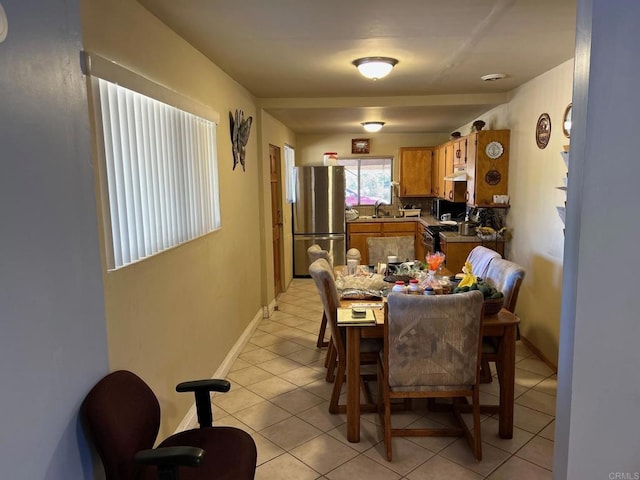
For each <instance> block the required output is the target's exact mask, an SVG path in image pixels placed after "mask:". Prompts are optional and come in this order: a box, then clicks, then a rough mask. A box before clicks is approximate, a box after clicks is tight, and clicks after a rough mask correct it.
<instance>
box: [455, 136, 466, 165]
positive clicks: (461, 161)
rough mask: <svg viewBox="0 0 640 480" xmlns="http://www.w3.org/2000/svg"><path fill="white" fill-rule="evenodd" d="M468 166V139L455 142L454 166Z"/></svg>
mask: <svg viewBox="0 0 640 480" xmlns="http://www.w3.org/2000/svg"><path fill="white" fill-rule="evenodd" d="M466 164H467V137H462V138H460V139H458V140H455V141H454V142H453V166H454V167H464V166H465V165H466Z"/></svg>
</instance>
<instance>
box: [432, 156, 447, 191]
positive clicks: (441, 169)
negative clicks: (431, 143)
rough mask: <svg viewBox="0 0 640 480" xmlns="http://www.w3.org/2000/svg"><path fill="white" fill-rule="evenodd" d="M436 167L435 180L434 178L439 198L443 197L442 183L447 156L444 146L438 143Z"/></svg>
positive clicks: (445, 171)
mask: <svg viewBox="0 0 640 480" xmlns="http://www.w3.org/2000/svg"><path fill="white" fill-rule="evenodd" d="M437 163H438V168H437V177H436V178H437V180H436V183H435V184H436V185H437V187H436V195H437V196H438V197H440V198H444V196H445V192H446V190H445V185H444V176H445V175H446V174H447V157H446V146H445V145H440V146H439V147H438V159H437Z"/></svg>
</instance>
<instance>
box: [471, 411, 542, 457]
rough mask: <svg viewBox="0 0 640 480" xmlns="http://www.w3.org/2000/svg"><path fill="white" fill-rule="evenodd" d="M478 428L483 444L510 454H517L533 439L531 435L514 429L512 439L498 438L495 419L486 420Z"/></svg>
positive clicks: (519, 429) (496, 420) (496, 419)
mask: <svg viewBox="0 0 640 480" xmlns="http://www.w3.org/2000/svg"><path fill="white" fill-rule="evenodd" d="M480 428H481V431H482V441H483V442H486V443H488V444H489V445H493V446H494V447H497V448H499V449H500V450H505V451H507V452H510V453H515V452H517V451H518V450H519V449H520V448H521V447H522V446H523V445H524V444H525V443H527V442H528V441H529V440H531V439H532V438H533V437H534V434H533V433H531V432H527V431H526V430H522V429H521V428H518V427H514V428H513V438H500V435H499V434H498V418H497V417H491V418H487V419H486V420H485V421H483V422H482V423H481V424H480Z"/></svg>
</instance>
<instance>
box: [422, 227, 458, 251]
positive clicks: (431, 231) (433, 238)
mask: <svg viewBox="0 0 640 480" xmlns="http://www.w3.org/2000/svg"><path fill="white" fill-rule="evenodd" d="M457 231H458V226H457V225H443V224H439V225H429V226H428V227H426V228H425V229H424V234H423V235H422V245H424V247H425V250H427V253H435V252H439V251H440V232H457Z"/></svg>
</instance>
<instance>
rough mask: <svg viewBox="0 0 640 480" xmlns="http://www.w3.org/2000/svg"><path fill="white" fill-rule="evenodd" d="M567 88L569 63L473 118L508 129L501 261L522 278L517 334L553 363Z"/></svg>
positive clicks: (556, 336) (556, 342)
mask: <svg viewBox="0 0 640 480" xmlns="http://www.w3.org/2000/svg"><path fill="white" fill-rule="evenodd" d="M572 87H573V60H569V61H567V62H565V63H563V64H561V65H559V66H558V67H556V68H553V69H552V70H550V71H548V72H546V73H544V74H542V75H540V76H539V77H537V78H535V79H533V80H532V81H530V82H528V83H526V84H525V85H523V86H522V87H520V88H518V89H516V90H514V91H513V92H512V94H511V98H510V101H509V103H507V104H505V105H501V106H499V107H497V108H494V109H493V110H490V111H489V112H487V113H485V114H484V115H481V116H480V117H479V118H480V119H482V120H484V121H485V122H487V126H486V127H485V128H491V129H501V128H508V129H511V142H510V145H511V158H510V162H509V195H510V203H511V208H510V210H509V212H508V215H507V225H508V227H509V228H510V229H512V230H513V239H512V241H511V242H510V244H509V245H508V251H507V258H509V259H510V260H513V261H515V262H517V263H519V264H521V265H522V266H523V267H524V268H525V270H526V272H527V273H526V277H525V280H524V282H523V285H522V289H521V290H520V296H519V297H518V306H517V310H516V313H517V314H518V316H519V317H520V319H521V322H522V323H521V325H520V331H521V333H522V335H523V336H524V337H525V338H526V339H527V340H529V341H530V342H531V343H532V344H533V345H534V346H535V347H536V348H537V349H538V350H540V351H541V352H542V354H543V355H544V356H545V357H546V358H547V359H548V360H550V361H551V362H553V363H554V364H556V365H557V359H558V348H559V329H560V300H561V298H560V296H561V285H562V260H563V247H564V234H563V231H562V230H563V228H564V226H563V224H562V222H561V220H560V218H559V217H558V214H557V212H556V206H558V205H564V202H565V200H566V196H565V194H564V192H562V191H560V190H557V189H556V187H558V186H561V185H562V177H564V175H565V174H566V172H567V169H566V168H565V165H564V162H563V161H562V158H561V156H560V153H559V152H560V151H561V150H562V146H563V145H567V144H569V139H568V138H566V137H565V136H564V135H563V133H562V116H563V114H564V110H565V108H566V106H567V105H568V104H569V103H570V102H571V92H572ZM544 112H546V113H548V114H549V116H550V118H551V138H550V141H549V144H548V146H547V147H546V148H545V149H542V150H541V149H539V148H538V146H537V145H536V142H535V127H536V122H537V120H538V117H539V116H540V114H541V113H544ZM470 128H471V125H465V126H463V127H462V128H461V129H460V131H461V132H463V133H467V132H469V131H470Z"/></svg>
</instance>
